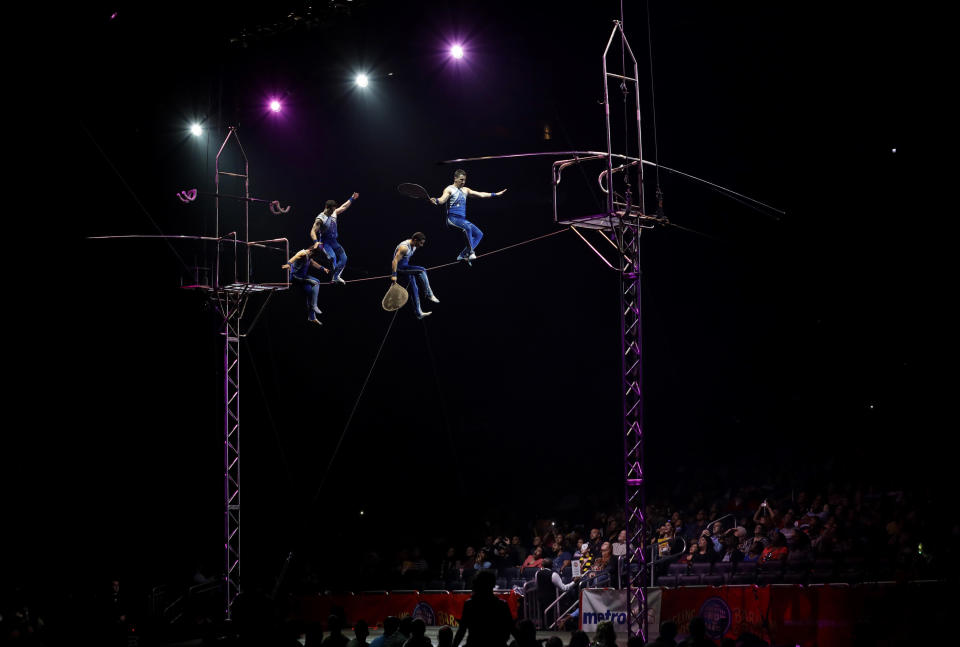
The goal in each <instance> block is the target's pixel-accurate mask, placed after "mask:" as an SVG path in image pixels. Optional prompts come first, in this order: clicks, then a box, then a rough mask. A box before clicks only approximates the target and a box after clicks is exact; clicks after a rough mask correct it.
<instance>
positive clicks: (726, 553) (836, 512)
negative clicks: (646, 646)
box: [376, 484, 943, 590]
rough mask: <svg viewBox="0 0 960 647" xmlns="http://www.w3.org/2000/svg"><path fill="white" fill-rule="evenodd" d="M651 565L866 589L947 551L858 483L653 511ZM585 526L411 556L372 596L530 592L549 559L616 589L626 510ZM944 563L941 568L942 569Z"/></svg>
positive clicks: (534, 526)
mask: <svg viewBox="0 0 960 647" xmlns="http://www.w3.org/2000/svg"><path fill="white" fill-rule="evenodd" d="M645 518H646V542H647V544H648V551H649V552H648V553H647V555H648V560H649V559H651V557H652V559H653V560H654V574H655V582H656V583H657V584H659V585H663V586H685V585H703V584H710V585H722V584H767V583H816V582H831V581H836V582H858V581H861V582H862V581H879V580H893V579H897V578H901V579H902V578H904V577H906V578H918V577H926V576H930V575H931V574H935V573H936V572H937V562H936V559H935V555H936V553H938V552H942V550H943V549H941V545H940V544H938V543H937V541H936V538H935V537H934V536H932V535H931V533H930V532H929V527H928V526H927V525H926V520H927V519H929V518H930V517H929V516H927V515H926V514H925V510H924V503H923V501H922V499H921V498H918V497H916V496H910V495H908V494H907V493H905V492H903V491H899V490H898V491H893V492H889V491H878V490H874V489H871V488H868V487H860V486H856V485H853V484H850V485H845V486H842V487H840V486H829V487H827V488H826V490H825V491H824V492H818V493H814V492H808V491H806V490H803V489H797V488H795V489H793V490H792V491H790V490H788V491H785V492H777V491H776V489H775V488H771V487H763V488H761V487H745V488H740V489H735V490H730V491H727V492H722V493H714V494H712V495H708V494H706V493H703V492H694V493H692V495H691V496H690V500H689V501H686V502H683V503H682V504H678V502H675V501H666V500H663V499H659V500H655V501H651V502H650V503H649V505H648V506H647V508H646V514H645ZM585 521H586V522H585V523H576V522H567V521H563V520H557V519H554V520H540V521H536V522H532V523H530V524H529V526H528V528H527V529H526V530H525V531H524V533H523V534H521V533H517V532H516V531H515V530H516V529H513V530H514V531H513V532H511V533H510V534H501V535H489V536H486V537H485V538H483V540H482V541H478V542H477V543H476V544H471V545H466V546H463V547H460V548H457V547H454V546H448V547H447V548H446V550H445V551H444V553H443V556H442V557H441V558H440V559H439V560H438V561H436V562H433V563H432V564H431V563H430V562H429V561H428V560H425V559H424V558H423V557H422V556H420V553H419V550H418V549H413V550H412V551H410V552H409V553H407V552H403V553H401V555H400V557H399V558H398V560H397V563H396V564H395V566H394V568H393V573H394V575H398V576H399V579H397V578H396V577H394V579H393V580H392V581H390V576H389V575H388V576H387V577H386V578H385V579H386V580H387V581H384V582H383V583H382V584H381V585H379V586H377V587H376V588H391V587H392V588H405V589H419V590H424V589H446V590H464V589H469V588H470V586H471V581H472V578H473V577H474V576H475V574H476V573H477V572H478V571H479V570H482V569H493V570H495V571H496V572H497V585H498V586H499V587H500V588H510V587H517V586H522V585H523V583H524V582H528V581H530V580H531V579H533V577H534V576H535V575H536V572H537V571H538V570H539V568H540V567H541V565H542V563H543V559H544V558H551V559H552V560H553V564H554V565H553V570H555V571H557V572H558V573H560V575H561V577H562V578H563V581H564V582H569V581H570V579H571V578H572V576H573V568H572V565H573V563H574V562H579V566H580V570H581V571H584V572H587V571H590V572H593V573H599V574H600V575H601V577H602V578H603V579H602V580H597V581H596V582H595V583H594V585H602V586H616V585H617V584H618V582H619V579H620V578H619V576H618V574H619V573H622V572H625V564H621V563H620V562H621V561H623V560H626V556H625V553H626V532H625V530H624V515H623V511H622V509H616V508H615V509H614V510H613V511H612V512H609V513H599V514H597V515H595V516H594V517H593V518H592V519H588V520H585ZM941 563H943V562H942V560H941Z"/></svg>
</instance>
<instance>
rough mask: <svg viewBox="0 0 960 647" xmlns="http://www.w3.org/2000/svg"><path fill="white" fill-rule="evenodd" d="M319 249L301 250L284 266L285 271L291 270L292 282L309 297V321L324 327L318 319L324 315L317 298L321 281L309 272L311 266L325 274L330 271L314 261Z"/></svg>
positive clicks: (315, 247)
mask: <svg viewBox="0 0 960 647" xmlns="http://www.w3.org/2000/svg"><path fill="white" fill-rule="evenodd" d="M319 249H320V248H319V247H317V246H314V247H308V248H307V249H301V250H300V251H299V252H297V253H296V254H294V255H293V258H291V259H290V260H289V261H287V263H286V264H285V265H283V266H282V267H283V269H285V270H290V282H291V283H293V284H294V285H297V286H299V287H300V289H302V290H303V292H304V295H305V296H306V297H307V307H308V308H309V310H308V314H307V321H310V322H312V323H315V324H317V325H318V326H319V325H323V324H322V323H320V320H319V319H317V315H318V314H322V313H321V312H320V308H318V307H317V297H318V296H319V294H320V281H318V280H317V279H315V278H313V277H312V276H310V274H309V272H308V270H309V269H310V266H311V265H313V266H314V267H315V268H317V269H318V270H323V271H324V272H329V271H330V270H328V269H327V268H325V267H324V266H323V265H321V264H320V263H318V262H316V261H315V260H313V256H314V254H316V253H317V252H318V251H319Z"/></svg>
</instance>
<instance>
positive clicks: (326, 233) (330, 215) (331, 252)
mask: <svg viewBox="0 0 960 647" xmlns="http://www.w3.org/2000/svg"><path fill="white" fill-rule="evenodd" d="M359 197H360V194H359V193H354V194H353V195H352V196H350V197H349V198H347V201H346V202H344V203H343V204H341V205H340V206H339V207H338V206H337V201H336V200H327V203H326V205H324V209H323V212H322V213H321V214H320V215H318V216H317V219H316V220H315V221H314V222H313V228H312V229H311V230H310V238H312V239H313V242H314V247H317V243H318V242H319V243H322V245H320V246H321V247H323V252H324V253H325V254H326V255H327V258H329V259H330V262H331V263H333V282H334V283H340V284H341V285H342V284H344V283H346V281H344V280H343V279H342V278H341V276H340V275H341V274H342V273H343V268H344V267H345V266H346V265H347V253H346V252H345V251H343V247H341V246H340V241H339V240H337V217H338V216H339V215H340V214H341V213H343V212H344V211H346V210H347V209H348V208H349V207H350V205H351V204H353V201H354V200H356V199H357V198H359Z"/></svg>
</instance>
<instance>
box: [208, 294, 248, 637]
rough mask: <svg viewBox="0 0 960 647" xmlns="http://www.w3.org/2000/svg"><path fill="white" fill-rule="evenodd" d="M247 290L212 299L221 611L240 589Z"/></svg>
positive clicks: (229, 603)
mask: <svg viewBox="0 0 960 647" xmlns="http://www.w3.org/2000/svg"><path fill="white" fill-rule="evenodd" d="M247 296H248V295H247V293H246V292H245V291H243V292H239V293H233V292H225V293H223V295H222V296H221V297H220V298H218V299H216V302H217V304H218V309H219V312H220V316H221V317H222V319H223V330H222V332H221V333H220V334H222V335H223V499H224V503H223V508H224V509H223V536H224V540H223V548H224V555H225V562H226V563H225V570H224V589H225V591H224V594H225V601H226V609H225V615H226V618H227V620H230V619H231V610H232V607H233V602H234V600H236V598H237V595H238V594H239V593H240V318H241V316H242V315H243V311H244V309H245V308H246V303H247Z"/></svg>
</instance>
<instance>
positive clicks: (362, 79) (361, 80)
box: [357, 74, 370, 88]
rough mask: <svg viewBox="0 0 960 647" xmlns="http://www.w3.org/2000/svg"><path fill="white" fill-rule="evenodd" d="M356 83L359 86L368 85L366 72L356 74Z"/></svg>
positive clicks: (368, 80)
mask: <svg viewBox="0 0 960 647" xmlns="http://www.w3.org/2000/svg"><path fill="white" fill-rule="evenodd" d="M357 85H359V86H360V87H361V88H365V87H367V86H368V85H370V79H369V78H367V75H366V74H358V75H357Z"/></svg>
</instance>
